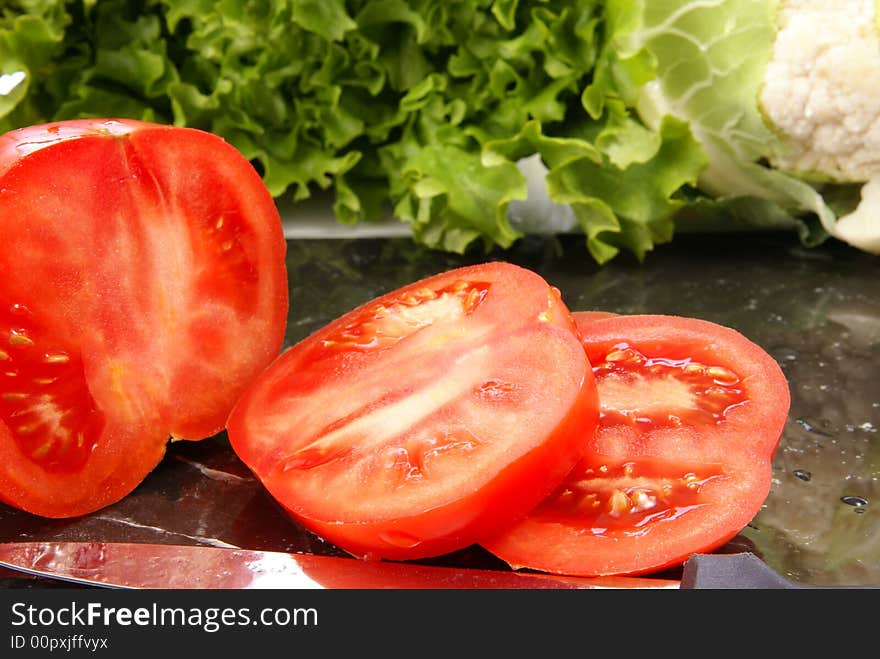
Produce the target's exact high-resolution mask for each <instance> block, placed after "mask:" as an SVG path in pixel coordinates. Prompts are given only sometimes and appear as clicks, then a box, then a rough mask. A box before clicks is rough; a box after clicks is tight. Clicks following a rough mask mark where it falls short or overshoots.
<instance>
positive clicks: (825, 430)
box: [795, 418, 837, 437]
mask: <svg viewBox="0 0 880 659" xmlns="http://www.w3.org/2000/svg"><path fill="white" fill-rule="evenodd" d="M795 423H797V424H798V425H799V426H800V427H801V428H803V429H804V430H806V431H807V432H810V433H813V434H815V435H822V436H823V437H835V436H836V435H837V432H836V431H835V430H834V428H833V427H832V426H831V422H830V421H828V420H827V419H820V420H819V421H813V420H811V419H804V418H799V419H795Z"/></svg>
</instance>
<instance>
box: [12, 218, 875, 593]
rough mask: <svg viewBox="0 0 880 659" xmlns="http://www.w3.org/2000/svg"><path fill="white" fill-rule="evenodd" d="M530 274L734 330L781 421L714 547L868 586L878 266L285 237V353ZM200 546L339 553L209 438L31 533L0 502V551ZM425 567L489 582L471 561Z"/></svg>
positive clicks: (465, 554)
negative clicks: (6, 545)
mask: <svg viewBox="0 0 880 659" xmlns="http://www.w3.org/2000/svg"><path fill="white" fill-rule="evenodd" d="M489 259H504V260H509V261H512V262H514V263H518V264H520V265H523V266H525V267H529V268H532V269H533V270H536V271H537V272H539V273H540V274H542V275H543V276H544V277H545V278H546V279H547V280H548V281H549V282H550V283H552V284H553V285H555V286H557V287H558V288H559V289H560V290H561V292H562V295H563V299H564V300H565V301H566V302H567V304H568V305H569V307H570V308H571V309H572V310H587V309H604V310H609V311H615V312H619V313H669V314H681V315H687V316H693V317H698V318H704V319H707V320H711V321H714V322H718V323H722V324H725V325H728V326H730V327H734V328H736V329H738V330H739V331H741V332H742V333H744V334H745V335H746V336H748V337H749V338H751V339H752V340H753V341H755V342H756V343H758V344H759V345H761V346H763V347H764V348H765V349H766V350H767V352H769V353H770V354H771V355H772V356H773V357H774V358H775V359H777V360H778V362H779V363H780V365H781V366H782V368H783V370H784V372H785V374H786V376H787V378H788V380H789V384H790V388H791V394H792V404H791V410H790V415H789V419H788V423H787V425H786V428H785V431H784V435H783V437H782V440H781V443H780V446H779V449H778V451H777V454H776V456H775V459H774V480H773V485H772V489H771V492H770V495H769V496H768V498H767V500H766V502H765V505H764V506H763V508H762V509H761V511H760V512H759V513H758V515H757V516H756V517H755V518H754V520H753V521H752V523H751V524H750V525H749V526H748V527H747V528H746V529H744V530H743V532H742V534H741V535H740V536H738V537H737V538H736V539H735V540H734V541H732V543H731V544H730V545H729V546H728V547H727V548H726V550H728V551H730V550H736V549H740V548H750V549H752V550H754V551H755V552H756V553H757V554H758V555H760V556H761V557H762V558H763V559H764V560H765V561H766V562H767V563H768V564H769V565H770V566H771V567H773V568H774V569H776V570H777V571H778V572H779V573H780V574H782V575H784V576H786V577H788V578H791V579H794V580H796V581H800V582H803V583H807V584H814V585H831V586H840V585H866V584H868V585H880V433H878V429H880V379H878V377H877V372H878V366H880V257H876V256H871V255H868V254H864V253H861V252H857V251H855V250H852V249H850V248H847V247H846V246H843V245H841V244H839V243H835V242H830V243H828V244H826V245H823V246H821V247H819V248H812V249H807V248H804V247H801V246H800V245H799V244H798V243H797V241H796V240H795V239H794V238H792V237H791V236H788V235H775V234H772V235H769V234H768V235H755V234H750V235H744V236H738V235H707V236H684V235H682V236H679V237H677V238H676V239H675V240H674V241H673V242H672V243H671V244H668V245H665V246H662V247H659V248H658V249H656V250H655V251H654V252H652V253H650V254H649V255H648V257H647V259H646V260H645V262H644V263H638V262H636V261H635V260H633V259H632V258H630V257H627V256H622V257H620V258H619V259H617V260H615V261H613V262H611V263H610V264H608V265H605V266H602V267H599V266H597V265H596V264H595V263H594V262H593V261H592V259H591V258H590V257H589V255H588V253H587V252H586V249H585V247H584V244H583V239H582V238H581V237H578V236H562V237H548V238H539V237H532V238H527V239H525V240H523V241H522V242H520V243H519V244H517V245H516V246H515V247H514V248H513V249H511V250H509V251H506V252H493V253H490V254H483V253H479V254H469V255H467V256H457V255H450V254H444V253H439V252H434V251H430V250H427V249H425V248H422V247H418V246H415V245H414V244H413V243H412V242H411V241H410V240H408V239H406V238H369V239H345V240H290V241H289V243H288V271H289V281H290V292H291V313H290V318H289V324H288V330H287V343H288V344H290V343H293V342H295V341H297V340H299V339H300V338H303V337H305V336H306V335H307V334H308V333H310V332H311V331H313V330H315V329H317V328H318V327H320V326H321V325H323V324H325V323H326V322H329V321H330V320H332V319H333V318H335V317H336V316H338V315H340V314H342V313H344V312H346V311H348V310H349V309H351V308H353V307H354V306H356V305H358V304H360V303H362V302H365V301H367V300H368V299H371V298H373V297H375V296H377V295H379V294H381V293H384V292H386V291H388V290H391V289H394V288H396V287H398V286H401V285H403V284H406V283H409V282H411V281H414V280H416V279H418V278H420V277H423V276H427V275H431V274H434V273H436V272H440V271H442V270H446V269H450V268H453V267H457V266H460V265H465V264H467V263H472V262H476V261H481V260H489ZM23 540H80V541H82V540H100V541H135V542H158V543H168V544H207V545H218V546H235V547H245V548H252V549H267V550H282V551H294V552H313V553H321V554H330V555H342V552H341V551H339V550H338V549H337V548H335V547H333V546H332V545H328V544H326V543H324V542H322V541H321V540H319V539H317V538H316V537H314V536H312V535H311V534H310V533H308V532H307V531H305V530H304V529H302V528H301V527H299V526H298V525H296V524H295V523H294V522H292V521H290V520H289V519H288V518H287V517H286V516H285V515H284V514H283V513H281V512H280V510H279V509H278V507H277V506H276V504H275V503H274V502H273V501H272V500H271V499H270V498H269V497H268V496H267V495H266V494H265V492H264V491H263V489H262V487H261V486H260V484H259V482H257V481H256V480H255V479H254V477H253V476H252V475H251V474H250V473H249V471H248V470H247V468H246V467H245V466H244V465H243V464H242V463H241V462H240V461H239V460H238V459H237V457H236V456H235V455H234V454H233V453H232V451H231V450H230V448H229V445H228V442H227V440H226V438H225V436H224V435H222V434H221V435H218V436H216V437H213V438H210V439H208V440H205V441H202V442H199V443H188V442H178V443H175V444H173V445H171V446H170V447H169V450H168V454H167V456H166V458H165V459H164V461H163V462H162V463H161V464H160V465H159V467H158V468H157V469H156V470H155V471H154V472H153V473H152V474H151V475H150V476H149V477H148V478H147V479H146V480H145V481H144V482H143V483H142V485H141V486H140V487H138V488H137V490H135V491H134V492H133V493H132V494H130V495H129V496H128V497H126V498H125V499H123V500H122V501H120V502H119V503H117V504H115V505H112V506H110V507H108V508H106V509H104V510H102V511H99V512H96V513H93V514H91V515H87V516H84V517H80V518H76V519H70V520H46V519H41V518H38V517H34V516H31V515H28V514H26V513H23V512H20V511H17V510H14V509H12V508H9V507H7V506H3V505H2V504H0V541H23ZM431 562H434V563H441V564H449V565H462V566H470V567H484V568H485V567H488V568H491V569H504V566H503V565H501V564H500V562H499V561H497V559H494V558H493V557H492V556H490V555H488V554H487V553H486V552H484V551H482V550H480V549H479V548H468V549H465V550H462V551H461V552H456V553H455V554H452V555H448V556H444V557H439V558H438V559H436V560H434V561H431ZM33 583H36V584H37V585H41V586H48V585H52V584H51V583H48V582H40V581H37V582H32V581H26V580H23V579H20V578H17V577H16V576H15V575H14V574H12V573H0V587H17V586H22V585H26V584H33Z"/></svg>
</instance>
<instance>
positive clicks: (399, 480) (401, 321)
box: [227, 263, 598, 560]
mask: <svg viewBox="0 0 880 659" xmlns="http://www.w3.org/2000/svg"><path fill="white" fill-rule="evenodd" d="M597 416H598V402H597V398H596V388H595V383H594V381H593V377H592V374H591V372H590V370H589V365H588V363H587V360H586V355H585V353H584V351H583V348H582V347H581V344H580V341H579V338H578V336H577V334H576V329H575V325H574V322H573V321H572V319H571V315H570V313H569V311H568V309H567V308H566V307H565V305H564V304H563V303H562V301H561V299H560V297H559V293H558V291H556V290H555V289H553V288H551V287H550V286H549V285H548V284H547V282H545V281H544V280H543V279H542V278H541V277H539V276H538V275H537V274H535V273H533V272H530V271H528V270H525V269H522V268H519V267H516V266H513V265H509V264H505V263H489V264H482V265H477V266H471V267H466V268H460V269H456V270H452V271H450V272H447V273H442V274H438V275H436V276H433V277H429V278H427V279H424V280H422V281H419V282H416V283H413V284H411V285H408V286H405V287H403V288H401V289H398V290H396V291H392V292H390V293H388V294H386V295H384V296H382V297H379V298H378V299H376V300H373V301H371V302H368V303H366V304H364V305H362V306H361V307H359V308H358V309H355V310H353V311H351V312H350V313H348V314H346V315H344V316H342V317H341V318H339V319H337V320H335V321H334V322H332V323H330V324H329V325H328V326H326V327H324V328H323V329H321V330H319V331H318V332H316V333H314V334H312V335H311V336H309V337H307V338H306V339H304V340H303V341H301V342H300V343H298V344H297V345H295V346H293V347H292V348H291V349H289V350H288V351H286V352H285V353H284V354H283V355H281V356H280V357H279V359H278V360H276V361H275V363H274V364H272V365H271V366H270V367H269V368H268V369H267V371H266V372H264V373H263V374H262V375H261V376H260V377H259V378H258V379H257V380H256V381H255V382H254V383H253V385H252V386H251V387H250V388H249V389H248V391H247V392H246V393H245V394H244V396H243V397H242V398H241V400H240V401H239V403H238V404H237V405H236V407H235V409H234V411H233V413H232V415H231V416H230V420H229V424H228V428H227V430H228V433H229V438H230V440H231V443H232V446H233V448H234V449H235V451H236V453H237V454H238V455H239V457H241V459H242V460H243V461H244V462H245V463H246V464H248V465H249V466H250V468H251V469H252V470H253V471H254V473H255V474H256V475H257V476H258V477H259V478H260V480H261V481H262V482H263V484H264V485H265V486H266V488H267V489H268V491H269V492H270V493H271V494H272V495H273V496H274V497H275V498H276V499H277V500H278V501H279V502H280V503H281V504H282V506H283V507H284V508H286V509H287V511H288V512H289V513H290V514H291V515H292V517H293V518H294V519H296V520H298V521H299V522H300V523H301V524H302V525H303V526H304V527H306V528H308V529H310V530H312V531H313V532H314V533H316V534H317V535H319V536H321V537H323V538H324V539H326V540H328V541H330V542H333V543H334V544H336V545H337V546H339V547H341V548H342V549H344V550H346V551H348V552H349V553H351V554H353V555H355V556H359V557H365V558H388V559H397V560H406V559H414V558H423V557H426V556H435V555H439V554H443V553H447V552H450V551H453V550H456V549H460V548H462V547H465V546H468V545H470V544H473V543H474V542H475V541H476V540H477V539H478V538H479V537H481V536H483V535H485V534H487V533H495V532H498V531H500V530H501V529H502V528H504V527H506V526H509V525H510V524H511V523H512V521H513V520H514V519H516V518H517V517H519V516H522V515H523V514H525V513H526V512H527V511H528V510H529V509H530V508H532V507H534V506H535V505H536V504H537V503H538V502H539V501H540V500H541V499H543V498H544V497H545V496H547V495H548V494H549V493H550V492H551V491H552V489H553V488H554V487H555V486H556V485H557V484H558V483H559V482H560V481H561V479H562V478H563V477H564V476H565V474H566V473H567V472H568V471H569V470H570V469H571V468H572V467H573V466H574V464H575V462H576V461H577V459H578V458H579V457H580V454H581V451H582V442H581V437H582V436H583V435H584V434H585V433H587V434H588V433H590V432H591V429H592V428H594V427H595V422H596V419H597Z"/></svg>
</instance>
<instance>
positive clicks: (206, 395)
mask: <svg viewBox="0 0 880 659" xmlns="http://www.w3.org/2000/svg"><path fill="white" fill-rule="evenodd" d="M0 235H2V236H3V240H2V241H0V456H2V460H0V500H2V501H4V502H6V503H8V504H10V505H13V506H16V507H18V508H21V509H23V510H26V511H29V512H32V513H35V514H38V515H42V516H46V517H69V516H74V515H80V514H84V513H88V512H91V511H94V510H97V509H99V508H101V507H104V506H106V505H108V504H110V503H112V502H114V501H117V500H118V499H120V498H121V497H123V496H124V495H125V494H127V493H128V492H130V491H131V490H132V489H133V488H134V487H136V486H137V485H138V484H139V483H140V482H141V481H142V480H143V478H144V477H145V476H146V474H147V473H149V471H151V470H152V468H153V467H154V466H155V465H156V464H157V463H158V462H159V460H160V459H161V458H162V456H163V454H164V450H165V446H166V443H167V441H168V438H169V436H173V437H174V438H176V439H191V440H196V439H202V438H204V437H207V436H210V435H213V434H216V433H217V432H219V431H221V430H222V429H223V428H224V426H225V421H226V418H227V416H228V414H229V411H230V410H231V408H232V405H233V404H234V402H235V400H236V399H237V397H238V395H239V394H240V393H241V391H242V390H243V388H244V387H245V385H246V384H247V382H248V381H249V380H250V379H251V378H253V377H254V376H255V375H256V374H257V373H258V372H259V371H260V370H262V368H264V367H265V366H266V365H267V364H268V363H269V362H270V361H271V360H272V359H274V358H275V357H276V356H277V355H278V352H279V351H280V349H281V345H282V341H283V338H284V330H285V325H286V320H287V306H288V297H287V296H288V288H287V276H286V267H285V252H286V243H285V241H284V236H283V233H282V227H281V221H280V218H279V216H278V211H277V209H276V208H275V205H274V202H273V200H272V198H271V196H270V195H269V193H268V191H267V190H266V188H265V186H264V185H263V183H262V181H261V179H260V178H259V176H258V175H257V173H256V172H255V171H254V169H253V168H252V167H251V165H250V163H248V162H247V160H246V159H245V158H244V157H243V156H242V155H241V154H240V153H239V152H238V151H236V150H235V149H234V148H233V147H231V146H230V145H228V144H227V143H225V142H224V141H222V140H221V139H220V138H218V137H216V136H213V135H210V134H208V133H204V132H201V131H196V130H192V129H184V128H174V127H170V126H160V125H154V124H148V123H142V122H136V121H128V120H77V121H68V122H59V123H54V124H48V125H43V126H32V127H28V128H24V129H21V130H17V131H13V132H10V133H7V134H5V135H3V136H0Z"/></svg>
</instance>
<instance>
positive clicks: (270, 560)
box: [0, 542, 680, 589]
mask: <svg viewBox="0 0 880 659" xmlns="http://www.w3.org/2000/svg"><path fill="white" fill-rule="evenodd" d="M0 566H3V567H7V568H11V569H13V570H18V571H21V572H25V573H28V574H31V575H36V576H40V577H45V578H50V579H60V580H63V581H67V582H71V583H75V584H81V585H88V586H98V587H107V588H136V589H169V588H170V589H252V588H273V589H284V588H291V589H315V588H318V589H333V588H338V589H594V588H652V589H657V588H679V586H680V582H679V581H678V580H674V579H661V578H651V577H596V578H581V577H568V576H558V575H550V574H533V573H524V572H514V571H502V570H487V569H468V568H455V567H441V566H432V565H422V564H415V563H394V562H388V561H363V560H358V559H355V558H343V557H331V556H318V555H314V554H287V553H282V552H271V551H254V550H247V549H229V548H222V547H208V546H189V545H162V544H159V545H157V544H141V543H116V542H11V543H0Z"/></svg>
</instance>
